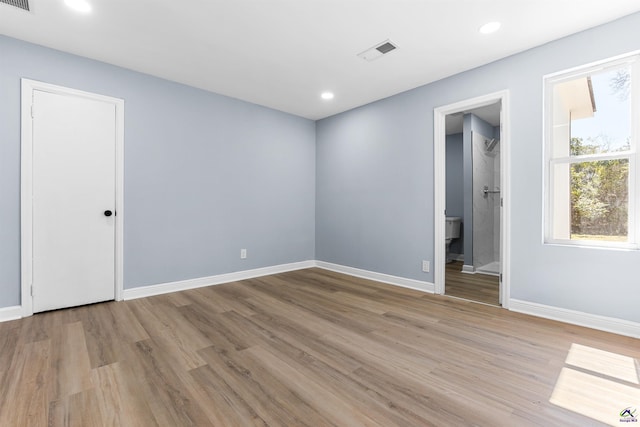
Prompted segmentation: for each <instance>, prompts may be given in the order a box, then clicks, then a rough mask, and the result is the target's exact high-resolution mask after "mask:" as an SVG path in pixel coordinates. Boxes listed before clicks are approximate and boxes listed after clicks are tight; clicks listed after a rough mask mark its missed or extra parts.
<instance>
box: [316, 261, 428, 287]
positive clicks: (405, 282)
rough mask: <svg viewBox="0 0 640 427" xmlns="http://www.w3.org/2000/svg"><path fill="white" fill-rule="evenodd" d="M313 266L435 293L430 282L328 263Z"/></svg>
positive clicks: (318, 263)
mask: <svg viewBox="0 0 640 427" xmlns="http://www.w3.org/2000/svg"><path fill="white" fill-rule="evenodd" d="M315 266H316V267H318V268H324V269H325V270H331V271H335V272H338V273H344V274H348V275H350V276H355V277H361V278H363V279H369V280H375V281H376V282H382V283H388V284H390V285H395V286H401V287H403V288H410V289H416V290H418V291H422V292H428V293H430V294H432V293H434V292H435V285H434V284H433V283H431V282H423V281H420V280H414V279H407V278H404V277H399V276H392V275H389V274H384V273H376V272H375V271H368V270H361V269H359V268H354V267H347V266H344V265H339V264H332V263H330V262H324V261H316V262H315Z"/></svg>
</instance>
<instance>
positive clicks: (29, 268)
mask: <svg viewBox="0 0 640 427" xmlns="http://www.w3.org/2000/svg"><path fill="white" fill-rule="evenodd" d="M35 90H40V91H44V92H49V93H57V94H65V95H74V96H79V97H83V98H89V99H93V100H97V101H101V102H107V103H111V104H113V105H114V106H115V109H116V207H115V210H116V212H117V215H116V217H115V218H116V220H115V223H116V224H115V225H116V230H115V232H116V238H115V251H116V253H115V284H114V286H115V299H116V300H121V299H122V290H123V277H124V276H123V269H122V265H123V259H124V250H123V236H124V226H123V218H124V100H122V99H119V98H113V97H110V96H104V95H99V94H95V93H90V92H84V91H81V90H76V89H71V88H66V87H63V86H56V85H52V84H49V83H44V82H39V81H36V80H29V79H22V80H21V104H22V105H21V140H20V144H21V148H20V150H21V153H20V157H21V161H20V169H21V176H20V233H21V236H20V246H21V254H20V257H21V258H20V260H21V286H20V292H21V297H20V301H21V311H22V316H23V317H24V316H31V315H32V314H33V298H32V296H31V285H32V282H33V264H32V261H33V246H32V243H33V198H32V195H33V160H32V159H33V123H32V119H33V118H32V117H31V105H32V104H33V92H34V91H35Z"/></svg>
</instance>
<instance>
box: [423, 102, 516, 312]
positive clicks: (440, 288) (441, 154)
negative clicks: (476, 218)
mask: <svg viewBox="0 0 640 427" xmlns="http://www.w3.org/2000/svg"><path fill="white" fill-rule="evenodd" d="M496 102H501V103H502V104H501V105H502V108H501V112H500V125H501V126H502V130H501V132H500V168H501V173H500V191H501V198H502V222H501V227H500V245H501V249H502V251H501V253H502V259H501V264H502V265H501V269H502V281H501V282H500V303H501V304H502V307H504V308H509V300H510V277H511V275H510V269H511V263H510V258H511V257H510V254H511V233H510V230H511V227H510V223H511V197H510V195H511V193H510V191H511V189H510V177H511V165H510V161H509V160H510V158H511V156H510V151H511V132H510V126H509V91H508V90H503V91H499V92H494V93H490V94H488V95H483V96H479V97H476V98H472V99H467V100H464V101H460V102H456V103H454V104H449V105H445V106H442V107H438V108H435V109H434V110H433V133H434V135H433V138H434V143H433V162H434V165H433V166H434V167H433V169H434V185H435V189H434V204H433V205H434V212H433V218H434V223H435V224H434V239H435V250H434V255H435V256H434V264H435V265H434V282H435V293H436V294H441V295H442V294H444V291H445V280H444V271H445V257H446V250H445V244H444V241H445V216H446V215H445V209H446V175H445V173H446V170H445V162H446V145H445V144H446V122H445V119H446V116H447V115H449V114H453V113H460V112H463V111H467V110H471V109H474V108H479V107H485V106H487V105H491V104H495V103H496Z"/></svg>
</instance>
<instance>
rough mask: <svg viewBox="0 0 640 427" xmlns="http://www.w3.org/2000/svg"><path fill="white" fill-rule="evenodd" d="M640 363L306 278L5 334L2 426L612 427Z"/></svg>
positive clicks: (364, 284)
mask: <svg viewBox="0 0 640 427" xmlns="http://www.w3.org/2000/svg"><path fill="white" fill-rule="evenodd" d="M447 289H449V284H447ZM483 292H484V291H483ZM480 293H482V292H480ZM486 295H489V293H486ZM486 295H485V296H486ZM638 366H640V340H638V339H634V338H629V337H622V336H618V335H614V334H610V333H606V332H602V331H594V330H591V329H587V328H582V327H579V326H574V325H568V324H564V323H559V322H555V321H552V320H546V319H540V318H534V317H531V316H527V315H524V314H520V313H512V312H509V311H508V310H504V309H502V308H500V307H497V306H492V305H486V304H477V303H473V302H469V301H464V300H461V299H456V298H449V297H446V296H439V295H429V294H425V293H422V292H419V291H416V290H412V289H405V288H398V287H394V286H390V285H387V284H384V283H379V282H373V281H370V280H366V279H361V278H357V277H351V276H345V275H343V274H341V273H337V272H333V271H327V270H322V269H318V268H311V269H307V270H300V271H293V272H288V273H282V274H277V275H273V276H266V277H259V278H254V279H249V280H244V281H240V282H234V283H228V284H224V285H218V286H211V287H206V288H200V289H192V290H188V291H184V292H179V293H174V294H166V295H158V296H155V297H150V298H145V299H138V300H132V301H126V302H109V303H104V304H95V305H90V306H85V307H78V308H72V309H67V310H57V311H52V312H47V313H41V314H37V315H34V316H31V317H28V318H25V319H20V320H17V321H12V322H6V323H2V324H0V426H5V425H6V426H10V427H13V426H29V425H33V426H42V425H50V426H74V425H82V426H91V425H100V426H110V425H113V426H120V425H126V426H156V425H157V426H167V425H171V426H182V425H197V426H224V427H226V426H292V425H296V426H314V427H315V426H334V427H335V426H345V425H349V426H352V425H353V426H358V425H363V426H385V427H394V426H402V427H404V426H459V425H470V426H471V425H473V426H491V427H493V426H518V427H520V426H556V425H562V426H580V427H582V426H590V425H594V426H597V425H612V424H613V425H618V423H619V415H618V414H619V411H620V410H621V409H623V408H624V407H627V406H629V405H638V404H640V403H635V402H626V400H625V396H626V397H632V398H635V397H636V396H640V384H639V383H640V379H639V378H638V372H639V369H638ZM603 396H604V398H603ZM616 416H617V417H618V418H617V419H616ZM611 417H613V418H611Z"/></svg>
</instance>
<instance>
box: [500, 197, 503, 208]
mask: <svg viewBox="0 0 640 427" xmlns="http://www.w3.org/2000/svg"><path fill="white" fill-rule="evenodd" d="M502 201H503V199H502V197H500V207H502Z"/></svg>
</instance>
